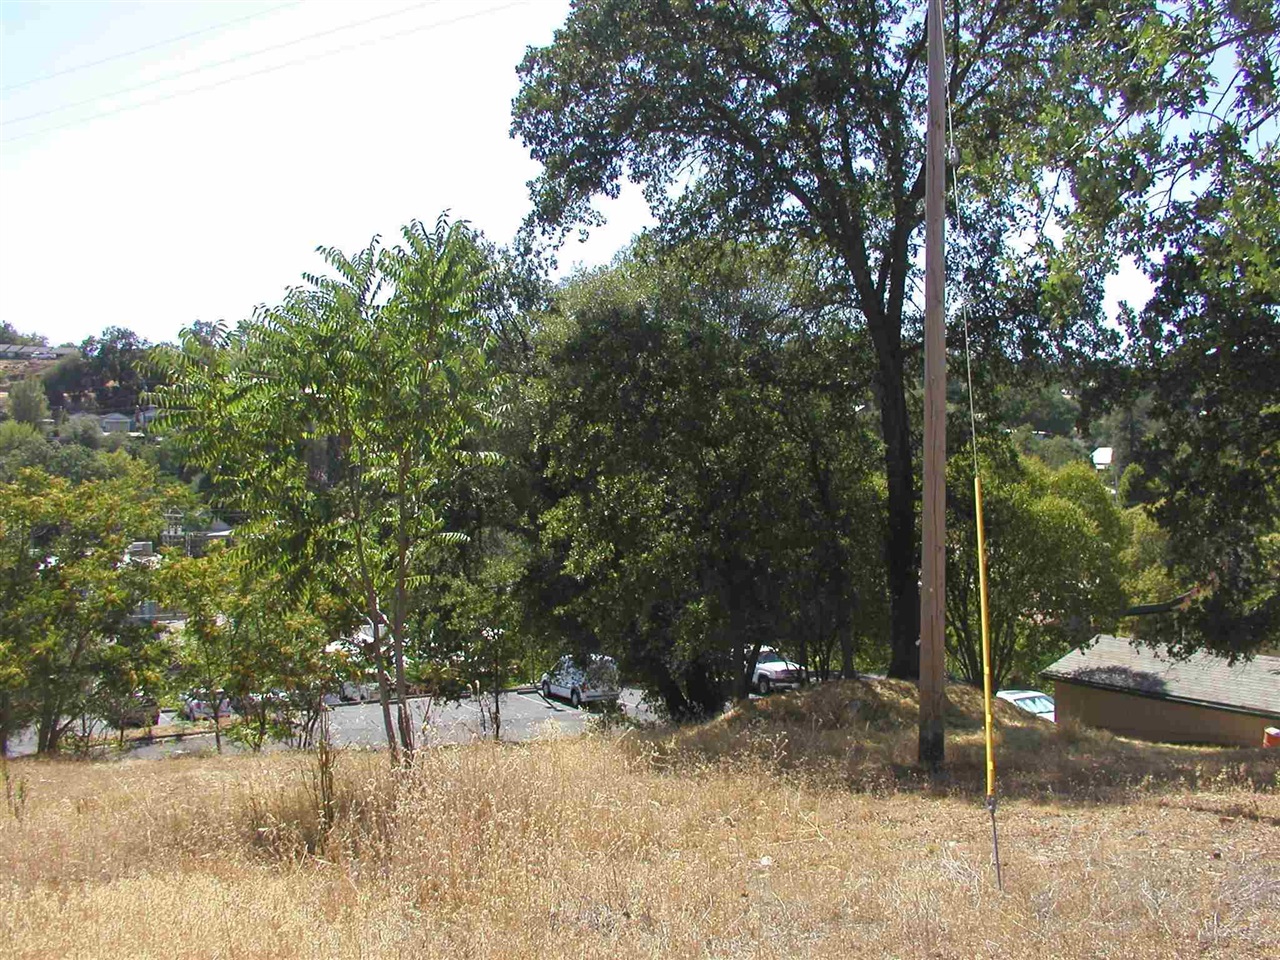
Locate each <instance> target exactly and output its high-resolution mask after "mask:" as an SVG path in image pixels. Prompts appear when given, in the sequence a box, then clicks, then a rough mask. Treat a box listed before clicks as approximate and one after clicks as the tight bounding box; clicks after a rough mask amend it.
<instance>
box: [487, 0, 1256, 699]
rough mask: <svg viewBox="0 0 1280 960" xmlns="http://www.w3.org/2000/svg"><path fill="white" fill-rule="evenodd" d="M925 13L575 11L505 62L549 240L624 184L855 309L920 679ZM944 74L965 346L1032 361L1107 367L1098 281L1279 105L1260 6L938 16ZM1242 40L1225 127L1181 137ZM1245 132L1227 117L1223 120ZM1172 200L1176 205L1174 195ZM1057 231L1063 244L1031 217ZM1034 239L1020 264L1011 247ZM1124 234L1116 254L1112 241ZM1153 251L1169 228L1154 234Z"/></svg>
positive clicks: (695, 1) (851, 3) (1003, 10)
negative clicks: (1216, 67) (942, 26)
mask: <svg viewBox="0 0 1280 960" xmlns="http://www.w3.org/2000/svg"><path fill="white" fill-rule="evenodd" d="M924 9H925V5H924V4H923V3H916V4H902V3H898V2H891V0H846V2H828V3H821V2H817V0H789V2H784V0H744V2H739V3H731V4H727V3H713V2H710V0H707V2H702V0H644V2H637V0H582V2H580V3H577V4H575V5H574V7H573V10H572V12H571V14H570V16H569V19H568V21H567V22H566V24H565V25H564V27H562V28H561V29H560V30H559V31H558V32H557V34H556V36H555V39H554V41H553V43H552V44H551V45H549V46H547V47H544V48H539V49H531V50H530V51H529V52H528V53H527V55H526V56H525V59H524V61H523V62H522V64H521V65H520V67H519V72H520V75H521V79H522V87H521V90H520V93H519V95H518V96H517V98H516V100H515V103H514V120H513V127H512V129H513V134H514V135H517V136H519V137H521V138H522V139H523V141H524V143H525V144H526V146H527V147H528V148H529V150H530V152H531V153H532V155H533V157H534V159H535V160H537V161H539V162H541V163H542V164H543V165H544V170H543V173H542V174H541V176H540V177H539V178H538V179H537V180H536V181H534V183H533V184H532V193H533V200H534V215H533V220H534V222H535V223H536V224H538V225H540V226H542V227H543V228H544V229H546V230H548V231H549V232H551V233H552V234H553V235H555V236H558V237H562V236H563V235H564V231H565V230H567V229H568V228H571V227H573V226H574V225H577V224H587V225H591V224H594V223H597V222H599V219H600V218H599V215H598V214H596V213H595V212H594V211H593V210H592V208H591V203H592V200H593V198H594V197H595V196H596V195H597V194H607V195H612V194H616V192H617V190H618V184H619V181H620V179H621V178H622V176H623V175H624V174H625V175H627V176H629V177H630V178H631V179H633V180H635V181H637V182H640V183H643V184H644V185H645V187H646V193H647V196H648V198H649V200H650V203H651V205H652V206H653V207H654V208H655V210H656V211H657V212H658V213H659V215H660V217H661V219H662V221H663V223H664V226H665V227H666V229H667V230H668V232H670V233H672V234H675V235H688V234H690V233H701V234H706V233H721V234H726V235H733V236H740V235H743V234H751V235H754V236H760V237H768V238H770V239H772V240H775V241H777V242H785V243H792V242H794V241H795V240H796V238H800V240H801V241H802V242H805V243H809V244H812V245H813V248H814V253H815V255H817V256H820V257H822V258H823V265H824V268H825V269H826V271H827V276H828V277H829V280H830V283H831V285H832V287H833V288H836V289H840V290H843V291H846V292H847V295H848V298H849V300H850V302H851V304H852V305H853V306H854V307H856V309H857V311H858V312H859V315H860V317H859V323H860V325H861V326H862V329H865V331H866V333H867V335H868V337H869V339H870V341H871V343H872V345H873V349H874V355H875V359H876V364H877V381H876V388H877V389H876V399H877V402H878V405H879V410H880V421H881V434H882V437H883V440H884V461H885V470H886V477H887V506H888V513H887V522H886V523H885V527H884V534H885V544H884V551H885V559H886V566H887V579H888V587H889V594H890V602H891V608H892V623H891V638H890V640H891V651H892V657H891V662H890V668H889V672H890V673H891V674H892V675H894V676H911V675H915V673H916V672H917V668H918V653H917V647H916V641H917V636H918V583H917V579H918V538H917V534H916V530H915V520H914V503H915V493H916V489H915V483H914V480H913V471H912V460H913V453H912V449H913V448H912V436H911V423H910V418H909V416H908V405H907V393H908V387H909V383H910V378H911V376H912V375H913V373H914V371H913V369H912V366H911V362H913V361H912V358H913V356H914V352H915V346H914V343H915V338H916V336H917V332H918V329H919V311H918V309H917V305H916V304H915V302H914V299H913V297H912V296H911V293H910V291H911V288H912V281H913V278H914V276H915V272H916V269H917V268H916V252H917V249H918V245H919V227H920V225H921V219H922V200H923V194H924V176H923V173H924V162H923V157H924V151H923V141H922V131H923V124H922V123H921V118H922V117H923V116H924V98H925V89H924V77H923V74H924V17H923V13H924ZM949 34H950V38H951V45H952V48H951V56H950V58H949V59H950V76H949V82H948V90H949V96H950V100H951V105H952V109H951V118H952V121H953V126H954V135H955V142H956V147H957V150H958V153H959V166H960V169H962V170H964V171H965V174H966V177H968V178H971V182H970V183H969V184H968V189H967V190H966V194H965V196H966V197H968V198H969V199H968V200H967V202H966V207H965V210H964V213H965V218H964V221H963V223H964V228H965V229H964V232H963V233H961V232H960V231H958V230H957V231H955V232H954V235H955V236H957V237H958V238H960V239H961V241H962V242H960V243H958V244H954V245H953V246H952V247H951V250H950V255H951V256H952V259H953V262H954V263H955V264H956V265H957V267H956V269H955V271H954V272H955V274H956V276H957V277H958V279H959V280H960V282H961V285H962V287H963V288H964V289H965V290H966V299H968V300H969V301H970V303H971V305H972V306H973V308H974V313H975V317H974V323H975V334H976V337H975V346H976V347H977V348H978V349H979V350H980V351H981V350H986V351H990V353H992V354H1004V355H1009V356H1014V357H1021V358H1025V359H1028V360H1030V361H1032V362H1035V363H1040V362H1041V361H1040V360H1039V356H1044V357H1049V358H1051V359H1059V358H1063V357H1070V358H1074V359H1081V360H1082V359H1084V358H1088V357H1090V356H1092V355H1094V354H1096V353H1103V354H1109V353H1111V352H1112V351H1113V350H1114V347H1115V345H1116V344H1117V343H1118V338H1117V337H1115V336H1114V334H1113V333H1112V332H1109V331H1108V330H1107V329H1106V327H1105V325H1104V324H1102V322H1101V320H1102V316H1101V310H1100V304H1101V293H1102V280H1103V278H1105V276H1106V275H1107V273H1108V272H1109V271H1110V270H1112V269H1113V268H1114V265H1115V262H1116V257H1117V256H1118V252H1117V251H1128V252H1135V253H1138V254H1141V255H1145V252H1146V251H1147V250H1149V249H1153V248H1154V247H1153V245H1154V244H1156V243H1158V241H1155V240H1153V238H1152V235H1151V232H1150V231H1149V230H1148V229H1147V227H1148V225H1149V224H1150V222H1151V218H1148V217H1146V216H1143V215H1142V212H1143V211H1147V210H1149V209H1150V207H1151V201H1152V195H1153V194H1155V193H1157V192H1158V191H1160V190H1166V191H1167V192H1168V195H1171V194H1172V192H1173V190H1174V186H1175V185H1176V183H1177V181H1178V180H1179V179H1181V178H1182V177H1183V176H1184V175H1185V174H1187V173H1188V172H1189V171H1193V170H1195V169H1197V166H1198V165H1199V164H1201V163H1202V162H1203V161H1204V160H1205V159H1206V158H1210V157H1212V156H1213V155H1214V152H1215V150H1217V149H1218V147H1219V145H1220V143H1221V141H1222V139H1223V138H1226V137H1229V136H1231V135H1233V134H1234V135H1236V136H1237V139H1239V137H1241V136H1244V135H1245V134H1246V131H1247V134H1248V135H1252V134H1254V133H1256V132H1257V131H1258V130H1259V126H1258V122H1259V121H1262V122H1264V123H1265V120H1266V118H1267V117H1268V116H1271V115H1273V114H1274V95H1273V94H1274V88H1275V84H1274V77H1275V76H1276V72H1275V71H1274V70H1273V69H1272V66H1274V64H1275V56H1274V52H1275V43H1274V37H1275V35H1276V34H1275V30H1274V14H1273V13H1272V12H1271V11H1270V10H1269V9H1268V5H1267V4H1265V3H1261V2H1248V3H1242V4H1239V3H1237V4H1225V3H1222V4H1220V3H1216V2H1205V3H1188V4H1186V5H1185V7H1182V6H1178V7H1173V6H1171V5H1169V4H1162V3H1158V2H1157V0H1126V2H1125V3H1122V4H1120V5H1114V4H1110V5H1106V6H1105V7H1089V6H1083V7H1082V6H1080V5H1078V4H1065V3H1064V4H1061V5H1059V4H1043V3H1033V2H1029V0H1028V2H1021V0H1019V2H1011V3H977V4H966V5H959V4H957V5H953V6H952V8H951V16H950V30H949ZM1228 51H1234V52H1236V53H1237V55H1238V57H1239V58H1240V59H1241V62H1242V64H1243V65H1242V69H1241V71H1240V72H1238V73H1237V74H1236V75H1235V77H1234V78H1233V79H1232V80H1231V81H1230V82H1228V83H1227V84H1225V87H1226V92H1225V93H1223V96H1224V97H1226V98H1228V99H1230V95H1231V94H1232V93H1233V92H1234V93H1237V94H1238V96H1237V98H1236V99H1235V101H1233V102H1231V104H1230V109H1229V110H1228V111H1227V114H1228V115H1227V116H1225V117H1224V116H1222V115H1217V114H1215V115H1213V116H1214V119H1213V120H1212V121H1211V122H1209V123H1208V128H1209V129H1208V134H1205V132H1204V131H1202V130H1198V131H1196V132H1195V133H1193V134H1191V135H1181V134H1180V133H1179V127H1178V126H1177V118H1178V117H1181V118H1183V120H1184V121H1185V120H1186V118H1188V117H1196V118H1197V119H1199V117H1200V116H1201V115H1202V114H1204V113H1205V111H1204V110H1203V109H1201V108H1202V106H1203V105H1204V104H1205V103H1207V102H1209V101H1210V99H1211V98H1213V97H1216V96H1217V95H1218V94H1219V93H1220V92H1222V91H1221V90H1219V89H1218V85H1216V81H1215V80H1214V78H1213V71H1212V70H1210V69H1209V64H1210V63H1211V62H1212V60H1213V57H1214V56H1215V55H1217V54H1219V53H1222V54H1224V55H1225V52H1228ZM1237 121H1239V122H1237ZM1166 199H1167V196H1166ZM1049 220H1053V221H1056V222H1057V223H1058V224H1060V225H1064V227H1065V233H1064V237H1063V240H1062V241H1061V242H1060V243H1055V242H1054V241H1053V240H1052V239H1050V238H1049V236H1048V235H1047V234H1046V233H1045V231H1044V229H1043V227H1044V225H1045V223H1046V222H1048V221H1049ZM1028 232H1030V233H1031V234H1033V235H1035V236H1036V237H1037V240H1036V242H1035V244H1034V245H1033V247H1032V249H1030V250H1027V249H1026V244H1025V242H1024V238H1025V236H1026V235H1027V234H1028ZM1119 234H1123V235H1124V240H1123V242H1122V243H1121V244H1115V243H1112V240H1114V238H1115V237H1116V236H1117V235H1119ZM1161 239H1163V238H1161Z"/></svg>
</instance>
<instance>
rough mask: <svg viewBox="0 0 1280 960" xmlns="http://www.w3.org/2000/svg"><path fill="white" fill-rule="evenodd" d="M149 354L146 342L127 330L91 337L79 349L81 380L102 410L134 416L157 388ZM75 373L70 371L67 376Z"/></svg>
mask: <svg viewBox="0 0 1280 960" xmlns="http://www.w3.org/2000/svg"><path fill="white" fill-rule="evenodd" d="M149 351H150V344H149V343H148V342H147V341H146V340H144V339H143V338H142V337H139V336H138V335H137V334H136V333H134V332H133V331H132V330H128V329H126V328H124V327H107V328H106V329H105V330H103V331H102V336H100V337H89V338H88V339H87V340H85V341H84V343H82V344H81V345H80V355H81V358H82V364H83V367H82V368H81V369H82V370H83V372H82V373H81V374H80V376H81V377H82V378H83V381H82V382H87V385H88V386H89V388H90V389H91V390H92V391H93V397H94V401H95V403H96V406H97V408H98V409H99V410H101V411H102V412H104V413H110V412H114V413H124V414H129V415H132V413H133V412H134V410H136V409H137V407H138V404H139V402H140V400H141V397H142V394H143V393H144V392H145V391H146V390H147V389H148V387H150V386H154V385H155V384H154V383H153V382H152V376H151V374H152V373H153V371H154V368H153V367H152V366H151V364H150V362H149V360H148V353H149ZM76 372H77V369H72V370H68V376H72V375H74V374H75V373H76Z"/></svg>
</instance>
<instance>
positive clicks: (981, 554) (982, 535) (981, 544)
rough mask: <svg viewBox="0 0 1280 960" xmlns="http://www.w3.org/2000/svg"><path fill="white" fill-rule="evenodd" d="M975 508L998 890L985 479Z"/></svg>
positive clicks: (976, 485) (977, 487)
mask: <svg viewBox="0 0 1280 960" xmlns="http://www.w3.org/2000/svg"><path fill="white" fill-rule="evenodd" d="M973 504H974V509H975V510H976V512H977V517H978V600H979V604H980V606H981V609H982V706H983V711H984V713H985V714H986V739H987V809H988V810H990V811H991V849H992V853H993V856H994V858H995V862H996V886H997V887H999V888H1000V889H1001V890H1003V889H1004V883H1003V881H1002V879H1001V876H1000V841H999V838H998V837H997V835H996V751H995V744H994V743H993V742H992V731H991V616H990V613H989V611H988V607H987V531H986V527H985V526H984V525H983V520H982V477H981V476H979V475H978V474H977V473H976V472H975V473H974V475H973Z"/></svg>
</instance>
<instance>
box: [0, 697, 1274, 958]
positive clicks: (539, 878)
mask: <svg viewBox="0 0 1280 960" xmlns="http://www.w3.org/2000/svg"><path fill="white" fill-rule="evenodd" d="M862 686H863V685H859V688H857V689H858V690H859V694H860V695H859V696H858V697H844V694H843V693H841V692H840V690H839V689H838V688H834V687H833V688H830V689H829V690H828V689H825V688H824V689H823V690H820V691H817V692H816V693H814V694H810V695H809V696H808V697H807V698H806V697H804V696H792V697H786V698H773V699H770V700H769V701H765V702H763V703H761V704H759V705H755V706H752V707H749V708H747V709H745V710H742V711H739V712H737V713H735V714H733V715H731V716H729V717H726V718H724V719H722V720H720V721H717V722H715V723H713V724H710V725H707V726H706V727H703V728H700V729H698V730H692V731H683V732H681V733H680V734H679V735H676V736H674V737H673V736H669V735H668V736H661V735H657V734H645V733H641V732H634V731H633V732H629V733H625V734H623V735H621V736H620V737H619V736H616V735H608V736H603V735H602V736H593V737H586V738H581V739H574V740H568V739H564V740H561V739H547V740H544V741H540V742H535V743H532V744H527V745H520V746H495V745H492V744H477V745H475V746H472V747H466V748H440V749H437V750H434V751H431V752H428V753H425V754H424V755H423V756H422V757H421V758H420V761H419V763H418V764H417V766H416V767H415V768H414V769H413V770H410V771H407V772H399V773H392V772H391V771H390V770H389V769H388V768H387V765H386V758H385V756H383V755H380V754H373V753H357V752H348V753H346V754H343V755H342V756H341V757H340V759H339V765H338V769H337V777H336V780H337V786H338V796H337V808H338V814H337V817H336V821H335V824H334V826H333V828H332V830H330V831H328V832H327V834H326V833H323V832H322V831H321V830H320V829H319V817H318V814H317V809H318V803H317V798H316V796H315V791H314V782H315V781H314V777H313V769H312V764H311V761H310V759H309V758H308V757H306V756H301V755H283V754H277V755H272V756H265V757H235V758H225V759H219V758H203V759H183V760H172V761H162V762H145V761H125V762H122V763H115V764H67V763H63V764H48V763H40V762H34V761H32V762H23V763H19V764H12V765H11V772H12V773H14V774H15V775H17V776H21V777H25V778H26V780H27V783H28V785H29V793H30V796H29V800H28V802H27V805H26V809H25V812H24V816H23V818H22V820H21V821H19V820H17V819H16V818H14V817H13V816H12V815H11V814H8V813H7V812H5V811H0V814H3V815H4V817H5V819H4V820H2V821H0V891H2V892H0V911H2V912H0V954H2V955H4V956H22V957H99V956H102V957H139V958H142V957H162V956H163V957H166V958H172V957H182V958H186V957H236V958H240V957H401V956H404V957H446V956H447V957H511V956H517V955H520V954H522V953H532V952H535V951H536V952H538V953H539V954H545V953H552V954H554V955H566V954H578V955H583V956H591V957H615V956H617V957H737V956H751V957H777V956H811V957H827V956H831V957H835V956H840V957H849V956H874V957H879V956H885V957H904V958H905V957H921V958H924V957H956V958H961V957H963V958H971V957H1006V956H1007V957H1020V958H1021V957H1026V956H1037V957H1045V958H1050V957H1064V958H1083V957H1151V958H1156V957H1159V958H1166V957H1175V956H1204V957H1224V958H1225V957H1232V958H1249V957H1256V958H1262V957H1271V956H1275V955H1276V953H1277V951H1278V950H1280V920H1277V917H1278V916H1280V831H1277V824H1280V797H1278V796H1277V793H1276V791H1275V789H1274V788H1275V781H1274V777H1275V774H1274V767H1272V768H1271V770H1272V773H1271V778H1272V779H1271V780H1270V781H1267V782H1266V783H1262V782H1260V781H1258V780H1257V779H1256V777H1257V776H1259V775H1260V774H1261V773H1263V772H1265V767H1266V764H1267V763H1269V762H1270V761H1269V760H1268V759H1267V758H1265V757H1262V756H1255V754H1256V753H1257V752H1255V751H1168V750H1160V749H1150V750H1149V749H1148V748H1146V747H1142V746H1140V745H1135V744H1130V743H1125V742H1122V741H1114V740H1111V739H1110V738H1103V737H1098V736H1096V735H1093V734H1090V733H1088V732H1087V731H1074V732H1073V731H1067V732H1065V733H1053V731H1052V728H1049V731H1048V733H1047V735H1046V736H1045V737H1043V738H1041V739H1040V740H1037V741H1036V742H1037V744H1038V746H1036V747H1035V750H1036V755H1035V756H1034V757H1024V756H1023V754H1022V753H1021V752H1015V748H1014V747H1013V746H1011V745H1010V744H1011V742H1013V741H1015V740H1016V738H1017V737H1020V736H1027V737H1031V738H1033V739H1034V738H1037V737H1038V735H1039V733H1041V732H1043V731H1037V729H1036V728H1035V727H1028V726H1025V725H1024V724H1022V723H1021V721H1020V719H1019V718H1016V717H1006V718H1004V719H1005V720H1006V721H1007V722H1006V724H1005V727H1004V731H1003V736H1004V739H1005V754H1006V756H1009V757H1010V759H1009V762H1008V763H1007V764H1005V766H1006V767H1008V768H1009V772H1010V779H1009V783H1010V784H1011V786H1013V788H1014V792H1015V793H1019V794H1020V795H1019V796H1016V797H1011V798H1009V799H1007V800H1005V801H1004V803H1003V804H1002V806H1001V809H1000V823H1001V843H1002V853H1003V858H1002V859H1003V861H1004V865H1005V892H1004V893H1003V894H1000V893H999V892H998V891H996V889H995V887H994V882H993V878H992V876H991V871H990V869H989V857H990V846H989V844H990V834H989V824H988V820H987V816H986V813H985V811H984V810H983V809H982V807H981V805H980V803H978V802H977V800H976V799H975V798H974V797H973V796H972V795H971V787H970V785H969V783H968V780H969V774H968V773H967V772H966V771H967V769H968V766H967V765H968V764H970V763H971V762H972V760H971V759H970V758H967V756H966V754H965V751H966V750H968V749H969V748H968V746H967V741H965V740H964V738H965V737H967V736H969V734H967V733H962V734H961V735H960V737H959V739H960V740H961V742H960V743H958V744H955V747H954V749H953V750H952V753H953V755H955V756H957V757H958V767H959V772H958V773H957V774H956V775H955V776H954V777H953V778H952V779H951V780H950V781H948V782H946V783H944V784H941V785H935V786H932V787H930V788H929V789H917V788H916V785H915V781H914V774H910V773H908V772H907V767H906V765H905V764H904V763H902V759H903V758H902V757H900V756H899V755H898V754H899V752H900V751H901V750H902V749H903V747H902V739H903V736H904V733H903V728H902V726H901V724H902V723H903V722H905V719H906V718H909V716H910V711H911V708H910V705H909V703H908V702H907V698H905V697H899V696H898V692H897V691H896V688H895V687H894V686H893V685H891V684H887V685H877V688H878V690H879V692H878V693H877V694H876V697H875V702H874V704H872V705H863V706H859V707H858V708H857V709H858V713H857V715H856V719H853V720H851V719H849V713H850V711H849V703H850V702H852V701H853V700H854V699H858V700H860V701H862V702H863V703H870V701H871V696H870V694H868V693H867V691H865V690H862V689H861V687H862ZM851 689H854V688H845V691H844V692H845V693H849V692H850V690H851ZM873 692H874V691H873ZM841 697H844V700H843V702H844V707H838V703H839V702H840V699H841ZM824 698H828V699H824ZM960 714H961V716H959V717H958V718H957V719H962V720H964V722H971V721H972V716H971V712H969V711H968V710H967V708H966V707H965V705H964V704H963V703H961V704H960ZM857 725H861V727H860V729H858V727H857ZM1022 729H1025V730H1027V731H1030V732H1028V733H1015V730H1022ZM841 730H843V733H839V732H838V731H841ZM783 735H785V738H782V737H783ZM839 743H843V753H841V752H840V748H839V747H838V744H839ZM1054 749H1056V750H1058V751H1060V753H1062V754H1064V755H1065V754H1072V755H1074V756H1076V757H1088V758H1091V759H1087V760H1080V761H1079V762H1078V763H1076V762H1071V763H1068V762H1066V761H1063V760H1060V759H1055V758H1054V757H1052V756H1048V755H1047V752H1048V751H1050V750H1054ZM804 751H810V752H808V753H805V752H804ZM1106 757H1111V759H1112V761H1113V763H1112V764H1111V768H1110V770H1109V772H1108V774H1107V775H1106V776H1101V775H1091V776H1089V777H1083V778H1081V777H1078V776H1077V772H1078V769H1080V768H1081V767H1082V766H1083V767H1084V768H1088V767H1089V766H1090V765H1091V764H1093V763H1095V762H1103V761H1104V760H1105V759H1106ZM1121 765H1123V766H1124V767H1125V768H1129V767H1130V766H1131V765H1132V766H1133V769H1130V770H1129V772H1127V773H1126V772H1123V771H1122V770H1121V769H1120V767H1121ZM1197 766H1199V768H1200V773H1199V774H1198V775H1197V776H1198V777H1199V780H1197V781H1196V789H1195V790H1192V789H1189V787H1188V783H1189V781H1188V780H1187V779H1186V778H1187V777H1188V776H1190V775H1193V774H1194V771H1195V768H1196V767H1197ZM1171 770H1173V771H1174V772H1170V771H1171ZM1188 771H1190V772H1188ZM859 777H861V778H862V779H859ZM1250 777H1254V778H1255V780H1254V783H1253V784H1252V785H1250V783H1249V782H1248V781H1249V778H1250ZM1073 784H1074V786H1073ZM851 786H852V787H854V788H855V789H853V790H851V789H849V788H850V787H851Z"/></svg>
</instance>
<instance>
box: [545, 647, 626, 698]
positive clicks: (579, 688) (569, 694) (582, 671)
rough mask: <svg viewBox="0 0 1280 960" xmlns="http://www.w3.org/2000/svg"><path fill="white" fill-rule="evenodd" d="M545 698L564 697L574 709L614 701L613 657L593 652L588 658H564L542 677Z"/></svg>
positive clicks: (615, 673) (615, 667) (615, 683)
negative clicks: (602, 701)
mask: <svg viewBox="0 0 1280 960" xmlns="http://www.w3.org/2000/svg"><path fill="white" fill-rule="evenodd" d="M541 687H542V695H543V696H544V697H548V698H550V697H564V698H565V699H567V700H568V701H569V702H570V703H571V704H573V706H574V707H580V706H582V704H584V703H591V702H594V701H599V700H617V699H618V694H619V693H621V692H622V691H621V690H620V689H619V688H618V664H617V663H616V662H615V661H614V659H613V657H606V656H604V655H603V654H599V653H595V654H592V655H591V656H589V657H574V656H565V657H561V658H560V659H559V660H557V661H556V665H555V666H554V667H552V668H551V669H550V670H548V671H547V672H546V673H544V674H543V675H542V683H541Z"/></svg>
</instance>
